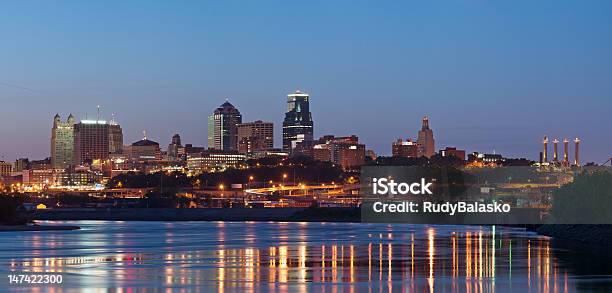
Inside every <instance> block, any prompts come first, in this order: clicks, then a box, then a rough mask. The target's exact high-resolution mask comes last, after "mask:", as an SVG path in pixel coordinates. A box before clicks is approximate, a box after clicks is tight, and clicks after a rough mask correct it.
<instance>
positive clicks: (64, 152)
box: [51, 114, 75, 169]
mask: <svg viewBox="0 0 612 293" xmlns="http://www.w3.org/2000/svg"><path fill="white" fill-rule="evenodd" d="M74 123H75V119H74V116H72V114H70V115H69V116H68V119H66V122H62V121H61V118H60V115H59V114H55V117H54V118H53V128H52V129H51V165H52V167H53V168H54V169H65V168H68V167H69V166H70V165H72V164H73V159H74Z"/></svg>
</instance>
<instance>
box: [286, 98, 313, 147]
mask: <svg viewBox="0 0 612 293" xmlns="http://www.w3.org/2000/svg"><path fill="white" fill-rule="evenodd" d="M313 133H314V131H313V122H312V114H311V113H310V96H308V94H305V93H302V92H300V91H296V92H295V93H293V94H289V95H287V112H286V113H285V120H283V150H285V151H287V152H290V151H291V150H292V149H293V148H295V145H296V143H298V142H301V141H311V140H312V138H313Z"/></svg>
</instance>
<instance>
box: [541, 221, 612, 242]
mask: <svg viewBox="0 0 612 293" xmlns="http://www.w3.org/2000/svg"><path fill="white" fill-rule="evenodd" d="M536 232H538V233H539V234H541V235H544V236H549V237H552V238H554V239H557V240H563V241H571V242H575V243H576V244H581V245H589V246H601V247H612V225H542V226H540V227H539V228H538V229H536Z"/></svg>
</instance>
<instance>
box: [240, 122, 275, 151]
mask: <svg viewBox="0 0 612 293" xmlns="http://www.w3.org/2000/svg"><path fill="white" fill-rule="evenodd" d="M273 148H274V124H272V122H264V121H261V120H257V121H254V122H247V123H241V124H238V151H240V152H242V153H252V152H257V151H265V150H270V149H273Z"/></svg>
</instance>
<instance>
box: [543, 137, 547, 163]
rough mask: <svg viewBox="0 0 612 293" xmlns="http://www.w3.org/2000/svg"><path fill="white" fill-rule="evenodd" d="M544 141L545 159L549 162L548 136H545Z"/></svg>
mask: <svg viewBox="0 0 612 293" xmlns="http://www.w3.org/2000/svg"><path fill="white" fill-rule="evenodd" d="M542 143H543V144H544V152H543V153H542V155H543V161H544V163H546V162H548V136H544V140H543V141H542Z"/></svg>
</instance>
